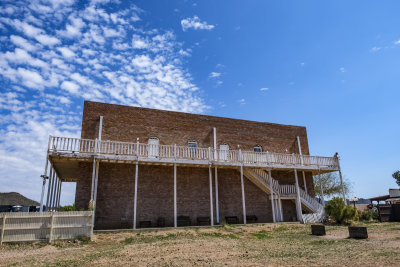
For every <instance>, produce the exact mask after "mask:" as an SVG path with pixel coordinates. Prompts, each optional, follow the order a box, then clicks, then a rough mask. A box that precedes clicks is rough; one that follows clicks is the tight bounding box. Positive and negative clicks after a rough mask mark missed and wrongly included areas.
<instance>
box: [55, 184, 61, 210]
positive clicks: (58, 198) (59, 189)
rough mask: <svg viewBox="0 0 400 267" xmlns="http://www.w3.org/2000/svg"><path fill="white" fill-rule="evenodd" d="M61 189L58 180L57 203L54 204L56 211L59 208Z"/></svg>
mask: <svg viewBox="0 0 400 267" xmlns="http://www.w3.org/2000/svg"><path fill="white" fill-rule="evenodd" d="M61 187H62V181H61V180H60V183H59V186H58V194H57V202H56V210H57V211H58V209H59V208H60V198H61Z"/></svg>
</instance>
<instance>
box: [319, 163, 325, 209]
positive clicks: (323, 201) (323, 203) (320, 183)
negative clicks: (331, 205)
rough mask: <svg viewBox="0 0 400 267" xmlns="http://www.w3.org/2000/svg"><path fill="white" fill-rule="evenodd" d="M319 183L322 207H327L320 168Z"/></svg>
mask: <svg viewBox="0 0 400 267" xmlns="http://www.w3.org/2000/svg"><path fill="white" fill-rule="evenodd" d="M318 182H319V189H320V191H321V202H322V206H325V199H324V189H323V186H322V180H321V170H320V169H319V168H318Z"/></svg>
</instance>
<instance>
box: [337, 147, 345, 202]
mask: <svg viewBox="0 0 400 267" xmlns="http://www.w3.org/2000/svg"><path fill="white" fill-rule="evenodd" d="M335 157H336V159H337V164H338V170H339V177H340V186H341V187H342V195H343V201H344V204H345V205H346V204H347V202H346V192H345V190H344V184H343V177H342V171H341V169H340V162H339V156H337V153H336V155H335Z"/></svg>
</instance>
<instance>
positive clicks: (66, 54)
mask: <svg viewBox="0 0 400 267" xmlns="http://www.w3.org/2000/svg"><path fill="white" fill-rule="evenodd" d="M57 50H58V51H60V52H61V54H62V56H63V57H65V58H71V57H74V56H75V53H74V52H73V51H72V50H71V49H69V48H68V47H58V48H57Z"/></svg>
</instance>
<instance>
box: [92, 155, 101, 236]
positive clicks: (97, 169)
mask: <svg viewBox="0 0 400 267" xmlns="http://www.w3.org/2000/svg"><path fill="white" fill-rule="evenodd" d="M99 166H100V162H99V161H98V160H96V175H95V181H94V193H93V217H92V231H93V228H94V222H95V219H96V206H97V185H98V183H99Z"/></svg>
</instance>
